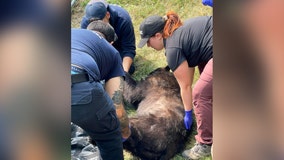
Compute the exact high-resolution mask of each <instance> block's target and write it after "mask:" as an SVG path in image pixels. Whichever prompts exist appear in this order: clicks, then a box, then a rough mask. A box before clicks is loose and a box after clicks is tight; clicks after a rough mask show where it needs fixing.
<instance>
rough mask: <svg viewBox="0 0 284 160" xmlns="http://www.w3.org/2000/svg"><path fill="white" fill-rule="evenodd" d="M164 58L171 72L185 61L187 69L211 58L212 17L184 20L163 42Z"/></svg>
mask: <svg viewBox="0 0 284 160" xmlns="http://www.w3.org/2000/svg"><path fill="white" fill-rule="evenodd" d="M165 48H166V53H165V54H166V57H167V62H168V65H169V67H170V68H171V70H172V71H175V69H176V68H177V67H178V66H179V65H180V64H181V63H182V62H183V61H185V60H187V62H188V65H189V67H195V66H197V65H198V64H200V63H204V62H207V61H209V59H211V58H212V57H213V17H212V16H201V17H195V18H191V19H189V20H186V21H185V22H184V24H183V25H182V26H181V27H179V28H178V29H177V30H175V31H174V33H173V35H172V36H170V37H169V38H167V39H166V42H165Z"/></svg>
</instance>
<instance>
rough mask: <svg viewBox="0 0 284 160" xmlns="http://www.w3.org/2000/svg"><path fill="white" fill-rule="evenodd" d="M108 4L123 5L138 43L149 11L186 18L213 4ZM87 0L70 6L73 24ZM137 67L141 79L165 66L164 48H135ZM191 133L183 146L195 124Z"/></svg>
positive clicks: (115, 0)
mask: <svg viewBox="0 0 284 160" xmlns="http://www.w3.org/2000/svg"><path fill="white" fill-rule="evenodd" d="M107 1H108V2H109V3H110V4H117V5H120V6H122V7H123V8H124V9H126V10H127V11H128V12H129V14H130V16H131V18H132V22H133V26H134V32H135V36H136V45H137V44H138V43H139V40H140V35H139V25H140V23H141V22H142V21H143V20H144V19H145V18H146V17H148V16H150V15H160V16H164V15H165V14H166V12H167V11H170V10H172V11H175V12H176V13H177V14H178V15H179V16H180V18H181V19H182V20H186V19H188V18H191V17H195V16H204V15H212V8H210V7H206V6H203V5H202V3H201V0H143V1H140V0H107ZM88 2H89V0H77V2H76V3H75V5H74V7H73V8H72V22H71V26H72V27H73V28H79V27H80V21H81V18H82V16H83V15H84V13H83V12H84V7H85V5H86V4H87V3H88ZM134 63H135V66H136V71H135V73H134V74H133V77H134V79H136V80H140V79H141V78H144V77H146V76H147V74H148V73H150V72H151V71H153V70H154V69H156V68H158V67H164V66H166V64H167V63H166V57H165V55H164V50H162V51H155V50H154V49H152V48H148V47H144V48H141V49H140V48H137V49H136V57H135V59H134ZM198 77H199V73H198V70H197V69H196V71H195V76H194V83H195V82H196V80H197V79H198ZM127 113H128V114H129V116H131V115H133V114H135V110H134V109H133V108H131V107H127ZM193 126H194V128H193V130H194V131H193V133H192V135H190V138H189V140H188V142H187V145H186V149H189V148H191V147H192V146H193V145H194V143H195V139H194V135H195V134H196V127H195V125H193ZM124 154H125V160H135V157H133V156H132V155H131V154H129V153H128V152H125V153H124ZM182 159H183V158H182V156H181V155H180V154H177V155H176V156H175V157H174V158H173V159H172V160H182ZM211 159H212V158H211V157H207V158H204V159H203V160H211Z"/></svg>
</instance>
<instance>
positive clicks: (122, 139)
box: [121, 123, 131, 143]
mask: <svg viewBox="0 0 284 160" xmlns="http://www.w3.org/2000/svg"><path fill="white" fill-rule="evenodd" d="M128 127H129V129H130V128H131V125H130V123H129V124H128ZM126 140H127V138H123V137H121V141H122V143H123V142H125V141H126Z"/></svg>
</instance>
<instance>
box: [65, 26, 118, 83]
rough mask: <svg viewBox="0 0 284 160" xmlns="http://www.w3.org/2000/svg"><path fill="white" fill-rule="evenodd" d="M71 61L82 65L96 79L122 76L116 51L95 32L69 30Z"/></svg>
mask: <svg viewBox="0 0 284 160" xmlns="http://www.w3.org/2000/svg"><path fill="white" fill-rule="evenodd" d="M71 63H72V64H76V65H78V66H81V67H83V68H84V69H85V70H86V71H87V72H88V73H89V74H91V75H92V76H93V78H94V79H95V80H96V81H101V80H105V81H108V80H109V79H111V78H113V77H118V76H124V70H123V67H122V60H121V58H120V56H119V53H118V51H117V50H116V49H115V48H114V47H113V46H112V45H111V44H110V43H109V42H107V41H106V40H105V39H104V38H102V37H101V36H99V35H98V34H97V33H95V32H92V31H90V30H86V29H72V30H71Z"/></svg>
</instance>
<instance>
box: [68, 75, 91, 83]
mask: <svg viewBox="0 0 284 160" xmlns="http://www.w3.org/2000/svg"><path fill="white" fill-rule="evenodd" d="M89 80H90V79H89V75H88V74H87V73H79V74H72V75H71V82H72V83H80V82H87V81H89Z"/></svg>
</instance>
